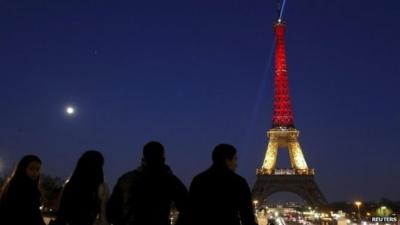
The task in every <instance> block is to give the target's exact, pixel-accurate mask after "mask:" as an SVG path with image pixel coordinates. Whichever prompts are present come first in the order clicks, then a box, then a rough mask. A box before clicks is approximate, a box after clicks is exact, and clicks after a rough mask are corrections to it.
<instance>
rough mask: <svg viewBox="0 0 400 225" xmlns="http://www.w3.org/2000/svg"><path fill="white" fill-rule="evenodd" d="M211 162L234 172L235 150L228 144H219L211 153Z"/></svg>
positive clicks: (235, 165)
mask: <svg viewBox="0 0 400 225" xmlns="http://www.w3.org/2000/svg"><path fill="white" fill-rule="evenodd" d="M212 160H213V163H214V165H216V166H220V167H227V168H228V169H230V170H232V171H235V170H236V168H237V156H236V149H235V147H233V146H232V145H229V144H219V145H217V146H215V148H214V150H213V153H212Z"/></svg>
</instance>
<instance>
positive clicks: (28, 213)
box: [0, 179, 45, 225]
mask: <svg viewBox="0 0 400 225" xmlns="http://www.w3.org/2000/svg"><path fill="white" fill-rule="evenodd" d="M40 201H41V194H40V191H39V189H38V187H37V184H36V182H34V181H32V180H29V179H23V180H19V181H16V182H13V181H11V182H10V183H9V185H8V186H7V187H6V188H5V189H4V193H3V194H2V196H1V199H0V224H1V225H21V224H24V225H44V224H45V223H44V221H43V218H42V215H41V213H40V209H39V207H40V205H41V204H40Z"/></svg>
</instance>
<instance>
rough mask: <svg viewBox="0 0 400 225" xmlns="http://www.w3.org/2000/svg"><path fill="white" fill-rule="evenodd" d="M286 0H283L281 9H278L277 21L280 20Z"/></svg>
mask: <svg viewBox="0 0 400 225" xmlns="http://www.w3.org/2000/svg"><path fill="white" fill-rule="evenodd" d="M285 4H286V0H283V3H282V7H281V10H279V21H282V16H283V10H284V9H285Z"/></svg>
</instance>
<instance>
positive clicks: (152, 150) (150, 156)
mask: <svg viewBox="0 0 400 225" xmlns="http://www.w3.org/2000/svg"><path fill="white" fill-rule="evenodd" d="M143 163H144V164H145V165H146V166H150V167H160V166H163V165H164V163H165V156H164V146H162V144H160V143H159V142H156V141H151V142H149V143H147V144H146V145H145V146H144V147H143Z"/></svg>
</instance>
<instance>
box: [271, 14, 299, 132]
mask: <svg viewBox="0 0 400 225" xmlns="http://www.w3.org/2000/svg"><path fill="white" fill-rule="evenodd" d="M274 31H275V37H276V44H275V81H274V83H275V92H274V110H273V115H272V127H273V128H276V127H283V128H294V118H293V112H292V104H291V101H290V95H289V82H288V75H287V64H286V50H285V24H284V23H283V22H282V21H280V20H279V19H278V22H276V23H275V25H274Z"/></svg>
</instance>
